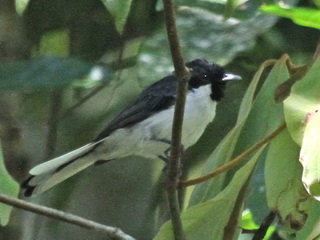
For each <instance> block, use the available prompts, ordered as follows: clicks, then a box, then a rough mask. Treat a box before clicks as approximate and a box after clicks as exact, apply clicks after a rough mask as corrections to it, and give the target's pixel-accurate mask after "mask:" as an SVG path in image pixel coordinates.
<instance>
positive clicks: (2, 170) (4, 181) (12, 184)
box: [0, 147, 19, 226]
mask: <svg viewBox="0 0 320 240" xmlns="http://www.w3.org/2000/svg"><path fill="white" fill-rule="evenodd" d="M0 186H1V188H0V193H2V194H6V195H9V196H12V197H17V196H18V193H19V184H18V183H17V182H16V181H15V180H14V179H13V178H12V177H11V176H10V175H9V173H8V172H7V170H6V167H5V165H4V161H3V155H2V147H0ZM11 211H12V207H11V206H8V205H5V204H3V203H0V213H1V214H0V225H2V226H4V225H6V224H7V223H8V222H9V218H10V213H11Z"/></svg>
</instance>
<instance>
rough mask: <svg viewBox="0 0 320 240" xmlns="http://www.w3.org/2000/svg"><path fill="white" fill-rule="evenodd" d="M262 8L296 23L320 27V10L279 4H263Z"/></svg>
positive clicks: (263, 10) (266, 11) (265, 11)
mask: <svg viewBox="0 0 320 240" xmlns="http://www.w3.org/2000/svg"><path fill="white" fill-rule="evenodd" d="M260 10H261V11H262V12H264V13H269V14H273V15H276V16H279V17H285V18H289V19H291V20H292V21H293V22H295V23H296V24H299V25H302V26H306V27H312V28H317V29H320V11H319V10H317V9H311V8H302V7H294V8H290V7H288V8H284V7H280V6H277V5H267V6H262V7H261V8H260Z"/></svg>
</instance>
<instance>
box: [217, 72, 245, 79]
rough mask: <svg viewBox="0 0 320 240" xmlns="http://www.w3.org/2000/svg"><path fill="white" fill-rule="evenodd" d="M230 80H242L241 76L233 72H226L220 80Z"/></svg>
mask: <svg viewBox="0 0 320 240" xmlns="http://www.w3.org/2000/svg"><path fill="white" fill-rule="evenodd" d="M231 80H242V77H240V76H238V75H235V74H230V73H226V74H225V75H224V77H223V78H222V81H231Z"/></svg>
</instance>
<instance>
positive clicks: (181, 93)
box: [163, 0, 190, 240]
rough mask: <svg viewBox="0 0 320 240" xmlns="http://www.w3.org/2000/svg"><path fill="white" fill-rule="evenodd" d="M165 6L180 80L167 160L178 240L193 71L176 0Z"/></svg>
mask: <svg viewBox="0 0 320 240" xmlns="http://www.w3.org/2000/svg"><path fill="white" fill-rule="evenodd" d="M163 8H164V15H165V22H166V28H167V34H168V40H169V45H170V50H171V57H172V60H173V65H174V69H175V77H176V79H177V81H178V85H177V99H176V105H175V111H174V118H173V126H172V144H171V156H170V161H169V163H168V178H167V193H168V202H169V208H170V213H171V222H172V227H173V232H174V236H175V239H176V240H183V239H186V237H185V234H184V232H183V227H182V222H181V218H180V207H179V201H178V194H177V186H178V183H179V175H180V172H181V149H182V147H181V135H182V123H183V115H184V106H185V102H186V93H187V88H188V81H189V78H190V73H189V71H188V69H187V68H186V66H185V62H184V60H183V57H182V53H181V48H180V43H179V37H178V33H177V27H176V23H175V21H176V16H175V10H174V4H173V0H163Z"/></svg>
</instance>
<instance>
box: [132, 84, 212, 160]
mask: <svg viewBox="0 0 320 240" xmlns="http://www.w3.org/2000/svg"><path fill="white" fill-rule="evenodd" d="M210 94H211V86H210V85H207V86H202V87H200V88H197V89H194V91H192V92H188V95H187V99H186V106H185V113H184V122H183V132H182V144H183V145H184V147H185V148H188V147H190V146H191V145H193V144H195V143H196V142H197V141H198V139H199V138H200V137H201V135H202V134H203V132H204V130H205V129H206V127H207V125H208V124H209V123H210V122H211V121H212V120H213V119H214V116H215V110H216V102H215V101H212V99H211V98H210ZM173 113H174V107H171V108H170V109H169V110H165V111H161V112H160V113H157V114H155V115H153V116H152V117H150V118H148V119H146V120H144V121H143V122H141V123H140V127H141V128H142V129H144V131H143V132H144V133H147V135H145V136H144V138H145V141H142V142H141V144H142V145H143V146H141V147H142V149H143V152H144V153H143V155H146V153H147V152H149V153H150V155H151V154H155V152H154V151H155V150H154V149H155V148H157V147H158V148H161V149H159V152H163V151H164V149H163V148H164V147H166V148H168V147H169V145H168V144H167V145H164V144H162V145H161V144H159V146H155V145H153V144H155V143H152V142H153V141H152V139H155V138H157V139H159V140H164V139H165V140H171V131H172V121H173ZM140 127H139V128H140ZM139 128H136V129H139ZM150 140H151V141H150ZM160 145H161V147H160ZM151 149H152V150H151ZM149 150H151V151H152V152H153V153H151V151H149ZM156 154H158V153H156ZM141 155H142V154H141ZM148 155H149V154H148Z"/></svg>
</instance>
